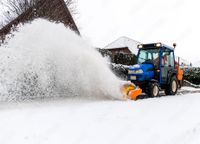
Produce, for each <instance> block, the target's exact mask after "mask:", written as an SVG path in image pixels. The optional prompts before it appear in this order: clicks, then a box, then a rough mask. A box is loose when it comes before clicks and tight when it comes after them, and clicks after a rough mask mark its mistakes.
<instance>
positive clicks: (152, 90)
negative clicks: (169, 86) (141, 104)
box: [146, 82, 159, 97]
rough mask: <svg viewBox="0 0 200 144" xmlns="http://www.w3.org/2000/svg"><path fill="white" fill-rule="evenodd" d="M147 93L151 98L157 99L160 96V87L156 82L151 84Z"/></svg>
mask: <svg viewBox="0 0 200 144" xmlns="http://www.w3.org/2000/svg"><path fill="white" fill-rule="evenodd" d="M146 92H147V95H148V96H149V97H157V96H158V95H159V85H158V84H157V83H156V82H155V83H150V84H149V86H148V89H147V90H146Z"/></svg>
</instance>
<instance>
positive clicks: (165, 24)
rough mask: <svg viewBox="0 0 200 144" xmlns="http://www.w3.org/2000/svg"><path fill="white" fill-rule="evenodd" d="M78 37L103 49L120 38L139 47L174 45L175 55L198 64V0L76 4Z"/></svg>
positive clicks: (95, 0) (111, 0)
mask: <svg viewBox="0 0 200 144" xmlns="http://www.w3.org/2000/svg"><path fill="white" fill-rule="evenodd" d="M77 6H78V7H77V9H78V12H79V16H78V17H77V18H76V23H77V25H78V26H79V28H80V32H81V34H82V36H83V37H84V38H85V39H86V40H88V41H89V42H90V43H92V45H93V46H96V47H104V46H106V45H107V44H108V43H110V42H112V41H114V40H115V39H117V38H119V37H120V36H127V37H130V38H132V39H134V40H137V41H140V42H142V43H151V42H163V43H165V44H167V45H171V46H172V43H173V42H176V43H177V48H176V55H179V56H181V57H183V58H185V59H187V60H189V61H192V62H195V61H200V56H199V52H200V46H198V42H199V37H198V36H199V33H200V16H199V14H200V8H199V6H200V1H198V0H77Z"/></svg>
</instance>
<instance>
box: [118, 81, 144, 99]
mask: <svg viewBox="0 0 200 144" xmlns="http://www.w3.org/2000/svg"><path fill="white" fill-rule="evenodd" d="M121 92H122V94H123V95H124V98H125V99H127V98H128V99H131V100H136V99H137V97H138V96H139V95H140V94H141V93H142V89H140V88H139V87H136V86H135V85H134V84H132V83H131V84H130V83H128V84H125V85H123V86H122V87H121Z"/></svg>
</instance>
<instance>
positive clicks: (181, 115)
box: [0, 93, 200, 144]
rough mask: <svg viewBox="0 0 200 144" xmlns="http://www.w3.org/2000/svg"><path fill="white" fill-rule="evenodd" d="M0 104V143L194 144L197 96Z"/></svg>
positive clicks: (199, 124) (199, 123)
mask: <svg viewBox="0 0 200 144" xmlns="http://www.w3.org/2000/svg"><path fill="white" fill-rule="evenodd" d="M74 99H76V98H73V99H70V98H68V99H61V100H60V99H59V100H57V101H43V102H37V101H34V102H31V103H27V102H26V103H23V102H22V103H18V104H17V103H15V104H1V105H0V110H1V111H0V112H1V114H0V127H1V129H0V134H1V136H0V143H1V144H15V143H16V144H55V143H58V144H134V143H135V144H199V143H200V116H199V109H200V105H199V103H200V95H199V93H198V94H187V95H180V96H168V97H161V98H151V99H144V100H138V101H136V102H133V101H126V102H124V101H90V100H89V101H88V100H86V101H79V100H78V101H76V100H74Z"/></svg>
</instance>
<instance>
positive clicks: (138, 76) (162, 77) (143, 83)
mask: <svg viewBox="0 0 200 144" xmlns="http://www.w3.org/2000/svg"><path fill="white" fill-rule="evenodd" d="M173 46H174V48H175V46H176V44H174V45H173ZM174 48H173V47H169V46H167V45H164V44H162V43H152V44H140V45H138V49H139V51H138V55H137V64H136V65H134V66H130V67H129V69H128V80H130V81H131V82H133V83H135V84H136V85H137V86H139V87H140V88H141V89H142V91H143V92H144V93H146V94H147V95H148V96H149V97H156V96H158V95H159V91H160V90H164V91H165V94H166V95H175V94H176V93H177V89H178V88H179V87H180V83H181V82H180V81H181V80H182V77H181V74H179V72H178V71H179V70H178V69H177V67H176V62H175V56H174Z"/></svg>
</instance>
